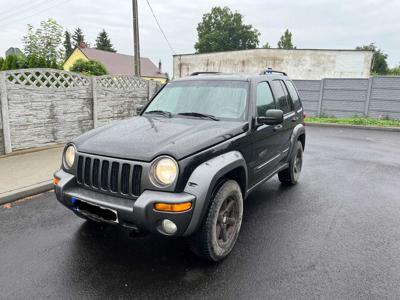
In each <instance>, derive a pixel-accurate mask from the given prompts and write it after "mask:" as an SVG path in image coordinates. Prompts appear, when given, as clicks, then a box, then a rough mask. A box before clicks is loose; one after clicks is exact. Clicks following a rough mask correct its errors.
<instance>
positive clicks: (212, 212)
mask: <svg viewBox="0 0 400 300" xmlns="http://www.w3.org/2000/svg"><path fill="white" fill-rule="evenodd" d="M242 216H243V197H242V192H241V190H240V186H239V184H238V183H237V182H236V181H234V180H228V181H226V182H225V183H223V184H222V185H221V187H220V188H219V189H218V190H217V192H216V193H215V196H214V197H213V199H211V205H210V207H209V209H208V211H207V214H206V215H205V217H204V220H203V223H202V225H201V227H200V229H199V230H198V232H196V233H195V234H194V235H193V236H191V237H190V238H189V242H190V246H191V249H192V251H193V252H194V253H195V254H196V255H198V256H199V257H202V258H205V259H208V260H211V261H220V260H222V259H224V258H225V257H226V256H227V255H228V254H229V253H230V252H231V251H232V249H233V247H234V246H235V243H236V240H237V238H238V235H239V231H240V227H241V225H242Z"/></svg>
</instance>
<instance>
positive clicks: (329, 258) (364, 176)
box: [0, 127, 400, 299]
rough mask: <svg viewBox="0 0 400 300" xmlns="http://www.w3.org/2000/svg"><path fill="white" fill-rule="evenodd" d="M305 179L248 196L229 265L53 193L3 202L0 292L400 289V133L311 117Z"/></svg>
mask: <svg viewBox="0 0 400 300" xmlns="http://www.w3.org/2000/svg"><path fill="white" fill-rule="evenodd" d="M305 150H306V153H305V163H304V169H303V173H302V177H301V181H300V183H299V184H298V185H297V186H295V187H292V188H285V187H282V186H281V185H280V184H279V182H278V180H277V179H276V178H273V179H271V180H270V181H269V182H267V183H266V184H264V185H262V186H261V187H260V188H258V189H257V190H256V191H255V192H254V193H253V194H251V196H250V197H249V198H248V199H247V201H246V203H245V207H244V220H243V225H242V229H241V234H240V236H239V239H238V243H237V245H236V247H235V249H234V251H233V252H232V254H231V255H230V256H229V257H228V258H227V259H226V260H225V261H224V262H222V263H220V264H212V263H207V262H204V261H199V260H198V259H196V258H195V257H194V256H193V255H192V254H191V252H190V251H189V250H188V248H187V245H186V244H185V242H184V240H181V239H167V238H163V237H158V236H146V237H142V238H135V239H133V238H130V237H129V235H128V233H126V232H124V231H122V230H119V229H117V228H114V227H110V226H105V227H104V226H94V225H91V224H88V223H85V222H84V221H83V220H81V219H79V218H77V217H75V216H74V215H73V214H72V212H69V211H68V210H66V209H65V208H64V207H62V206H61V205H60V204H59V203H57V201H56V199H55V197H54V195H53V193H52V192H49V193H45V194H42V195H39V196H36V197H33V198H32V199H28V200H26V201H22V202H20V203H17V204H13V205H12V207H11V208H4V207H3V208H0V228H1V232H0V298H8V299H10V298H14V299H25V298H45V297H49V298H52V299H56V298H117V297H121V298H140V299H146V298H152V299H160V298H177V299H191V298H193V299H195V298H196V299H199V298H202V299H222V298H226V299H265V298H304V299H310V298H320V297H323V298H336V299H337V298H399V297H400V133H398V132H383V131H372V130H357V129H355V130H352V129H336V128H335V129H332V128H319V127H309V128H308V136H307V145H306V149H305Z"/></svg>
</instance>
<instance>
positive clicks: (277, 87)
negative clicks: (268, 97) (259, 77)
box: [272, 80, 292, 114]
mask: <svg viewBox="0 0 400 300" xmlns="http://www.w3.org/2000/svg"><path fill="white" fill-rule="evenodd" d="M272 87H273V89H274V92H275V97H276V106H277V108H278V109H281V110H282V111H283V113H284V114H287V113H289V112H291V111H292V105H291V103H290V99H289V95H288V93H287V90H286V88H285V86H284V83H283V81H282V80H274V81H272Z"/></svg>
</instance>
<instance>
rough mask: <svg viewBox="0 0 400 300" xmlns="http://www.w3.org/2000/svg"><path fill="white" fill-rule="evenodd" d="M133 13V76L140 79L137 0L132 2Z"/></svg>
mask: <svg viewBox="0 0 400 300" xmlns="http://www.w3.org/2000/svg"><path fill="white" fill-rule="evenodd" d="M132 12H133V47H134V53H133V54H134V58H133V60H134V61H133V64H134V68H135V75H136V76H139V77H140V74H141V73H140V44H139V19H138V3H137V0H132Z"/></svg>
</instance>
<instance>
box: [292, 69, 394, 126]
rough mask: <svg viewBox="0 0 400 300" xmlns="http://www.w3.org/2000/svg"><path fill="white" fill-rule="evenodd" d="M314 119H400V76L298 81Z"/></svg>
mask: <svg viewBox="0 0 400 300" xmlns="http://www.w3.org/2000/svg"><path fill="white" fill-rule="evenodd" d="M294 83H295V85H296V87H297V89H298V90H299V93H300V97H301V99H302V102H303V106H304V109H305V111H306V113H307V114H309V115H310V116H333V117H338V118H344V117H353V116H361V117H371V118H391V119H400V76H376V77H371V78H369V79H363V78H346V79H336V78H327V79H323V80H294Z"/></svg>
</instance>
